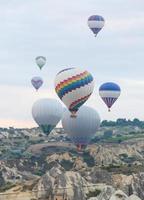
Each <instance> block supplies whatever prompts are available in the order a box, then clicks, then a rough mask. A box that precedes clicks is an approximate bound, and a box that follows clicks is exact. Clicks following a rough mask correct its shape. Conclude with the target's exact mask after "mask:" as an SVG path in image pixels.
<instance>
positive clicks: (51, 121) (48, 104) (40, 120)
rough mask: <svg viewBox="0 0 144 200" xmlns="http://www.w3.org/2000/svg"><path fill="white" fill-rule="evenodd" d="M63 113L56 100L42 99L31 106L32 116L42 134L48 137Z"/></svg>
mask: <svg viewBox="0 0 144 200" xmlns="http://www.w3.org/2000/svg"><path fill="white" fill-rule="evenodd" d="M63 111H64V109H63V107H62V105H61V103H59V102H58V101H57V100H56V99H47V98H44V99H39V100H37V101H36V102H35V103H34V104H33V107H32V116H33V118H34V120H35V122H36V123H37V124H38V125H39V127H40V128H41V129H42V131H43V133H45V134H46V135H49V134H50V132H51V131H52V130H53V129H54V128H55V127H56V125H57V124H58V123H59V121H60V120H61V118H62V115H63Z"/></svg>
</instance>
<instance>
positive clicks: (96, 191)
mask: <svg viewBox="0 0 144 200" xmlns="http://www.w3.org/2000/svg"><path fill="white" fill-rule="evenodd" d="M100 193H101V190H99V189H95V190H94V191H90V192H89V193H88V194H87V198H88V199H89V198H91V197H97V196H98V195H99V194H100Z"/></svg>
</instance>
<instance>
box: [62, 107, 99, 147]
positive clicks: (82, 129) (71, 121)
mask: <svg viewBox="0 0 144 200" xmlns="http://www.w3.org/2000/svg"><path fill="white" fill-rule="evenodd" d="M100 121H101V120H100V116H99V114H98V113H97V111H96V110H94V109H93V108H90V107H88V106H82V107H81V108H80V109H79V111H78V113H77V118H71V116H70V112H69V111H68V110H67V111H65V113H64V115H63V118H62V126H63V128H64V130H65V132H66V133H67V134H68V136H69V137H70V138H71V140H72V141H73V142H74V144H75V145H77V146H79V145H87V144H88V143H89V142H90V140H91V139H92V138H93V136H94V135H95V133H96V131H97V130H98V128H99V126H100Z"/></svg>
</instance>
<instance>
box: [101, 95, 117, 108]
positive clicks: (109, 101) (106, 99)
mask: <svg viewBox="0 0 144 200" xmlns="http://www.w3.org/2000/svg"><path fill="white" fill-rule="evenodd" d="M117 99H118V98H113V97H103V98H102V100H103V101H104V102H105V104H106V105H107V106H108V108H111V107H112V105H113V104H114V103H115V101H116V100H117Z"/></svg>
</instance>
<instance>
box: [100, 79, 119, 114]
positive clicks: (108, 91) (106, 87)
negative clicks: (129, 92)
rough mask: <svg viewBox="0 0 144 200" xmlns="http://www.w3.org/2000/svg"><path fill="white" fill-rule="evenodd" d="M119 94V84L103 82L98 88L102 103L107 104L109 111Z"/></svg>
mask: <svg viewBox="0 0 144 200" xmlns="http://www.w3.org/2000/svg"><path fill="white" fill-rule="evenodd" d="M120 94H121V89H120V86H119V85H118V84H116V83H113V82H107V83H104V84H102V85H101V86H100V88H99V95H100V97H101V98H102V100H103V101H104V103H105V104H106V105H107V107H108V110H109V111H110V108H111V107H112V105H113V104H114V103H115V101H116V100H117V99H118V97H119V96H120Z"/></svg>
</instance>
